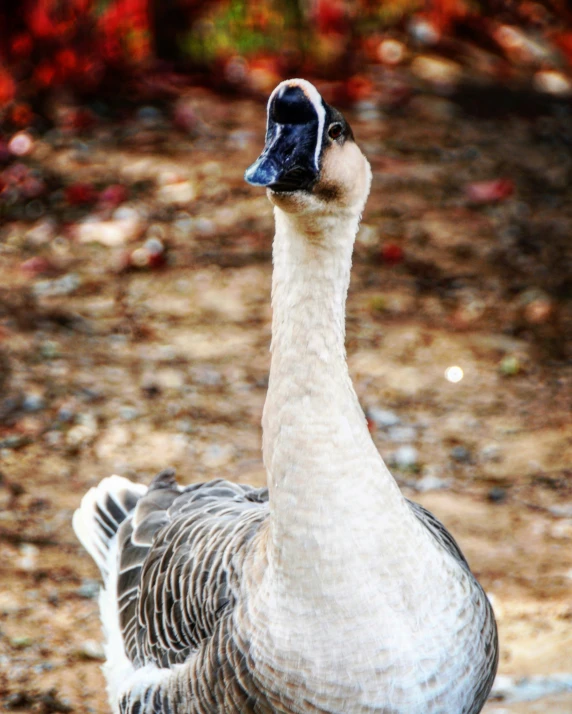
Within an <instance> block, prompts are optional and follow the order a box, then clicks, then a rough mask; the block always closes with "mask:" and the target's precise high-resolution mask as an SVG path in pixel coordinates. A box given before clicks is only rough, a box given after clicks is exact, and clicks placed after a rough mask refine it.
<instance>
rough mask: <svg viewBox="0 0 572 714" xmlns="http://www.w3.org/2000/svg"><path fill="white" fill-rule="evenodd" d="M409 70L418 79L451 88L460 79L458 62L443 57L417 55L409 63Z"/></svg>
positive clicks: (461, 70) (460, 69)
mask: <svg viewBox="0 0 572 714" xmlns="http://www.w3.org/2000/svg"><path fill="white" fill-rule="evenodd" d="M411 72H412V73H413V74H414V75H415V76H416V77H419V79H422V80H424V81H426V82H430V83H431V84H436V85H437V86H439V87H442V88H447V89H449V88H453V87H454V86H455V85H456V84H457V83H458V82H459V80H460V79H461V76H462V74H463V69H462V67H461V65H460V64H458V63H457V62H454V61H453V60H449V59H445V58H444V57H437V56H430V55H419V57H416V58H415V59H414V60H413V62H412V63H411Z"/></svg>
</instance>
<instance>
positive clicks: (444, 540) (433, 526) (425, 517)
mask: <svg viewBox="0 0 572 714" xmlns="http://www.w3.org/2000/svg"><path fill="white" fill-rule="evenodd" d="M406 500H407V503H408V504H409V507H410V508H411V510H412V511H413V513H414V514H415V515H416V516H417V518H418V519H419V520H420V521H421V523H423V525H424V526H425V528H427V530H428V531H429V532H430V533H431V535H432V536H433V537H434V538H435V540H436V541H437V542H438V543H439V544H440V545H441V546H442V547H443V548H445V550H446V551H447V552H448V553H449V554H450V555H452V556H453V558H455V560H457V561H458V562H459V563H460V564H461V565H462V566H463V567H464V568H465V569H466V570H469V571H470V568H469V564H468V563H467V559H466V558H465V556H464V555H463V552H462V551H461V549H460V548H459V546H458V544H457V541H456V540H455V539H454V538H453V536H452V535H451V534H450V533H449V531H448V530H447V529H446V528H445V526H444V525H443V524H442V523H441V521H440V520H439V519H438V518H435V516H434V515H433V514H432V513H431V511H428V510H427V509H426V508H423V506H421V505H419V504H418V503H415V501H410V500H409V499H406Z"/></svg>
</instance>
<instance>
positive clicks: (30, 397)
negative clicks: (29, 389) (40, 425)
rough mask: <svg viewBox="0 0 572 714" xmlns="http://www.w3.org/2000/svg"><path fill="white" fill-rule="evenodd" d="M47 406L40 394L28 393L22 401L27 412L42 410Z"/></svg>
mask: <svg viewBox="0 0 572 714" xmlns="http://www.w3.org/2000/svg"><path fill="white" fill-rule="evenodd" d="M45 406H46V402H45V400H44V398H43V397H42V396H41V395H39V394H26V396H25V397H24V400H23V402H22V409H23V410H24V411H25V412H32V413H34V412H40V411H42V409H44V408H45Z"/></svg>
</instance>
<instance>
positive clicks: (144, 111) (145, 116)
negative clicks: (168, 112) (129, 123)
mask: <svg viewBox="0 0 572 714" xmlns="http://www.w3.org/2000/svg"><path fill="white" fill-rule="evenodd" d="M135 116H136V117H137V119H138V120H139V121H140V122H141V123H142V124H144V125H145V126H146V127H152V126H154V125H156V124H157V123H158V122H160V121H161V120H162V119H163V114H162V113H161V110H160V109H157V107H152V106H145V107H140V108H139V109H138V110H137V113H136V115H135Z"/></svg>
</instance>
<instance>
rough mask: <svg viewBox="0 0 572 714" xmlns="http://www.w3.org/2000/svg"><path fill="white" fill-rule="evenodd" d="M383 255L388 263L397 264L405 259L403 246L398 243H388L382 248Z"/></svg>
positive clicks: (384, 260)
mask: <svg viewBox="0 0 572 714" xmlns="http://www.w3.org/2000/svg"><path fill="white" fill-rule="evenodd" d="M381 257H382V259H383V262H384V263H387V264H388V265H397V263H401V261H402V260H403V257H404V256H403V248H402V247H401V246H399V245H397V244H396V243H386V244H385V245H384V246H383V247H382V249H381Z"/></svg>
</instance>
